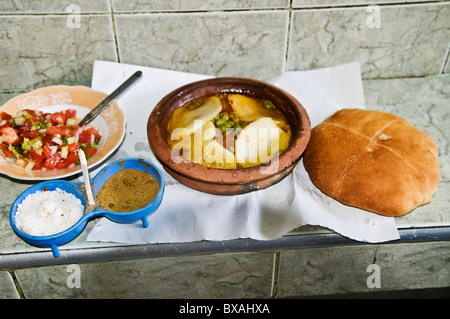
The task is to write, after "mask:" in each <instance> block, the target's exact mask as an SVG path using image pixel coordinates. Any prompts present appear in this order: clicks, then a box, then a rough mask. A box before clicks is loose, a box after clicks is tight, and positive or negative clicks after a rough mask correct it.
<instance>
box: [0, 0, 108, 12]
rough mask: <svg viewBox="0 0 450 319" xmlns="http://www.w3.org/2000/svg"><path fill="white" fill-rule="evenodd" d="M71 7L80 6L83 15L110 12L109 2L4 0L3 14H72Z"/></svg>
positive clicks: (1, 2)
mask: <svg viewBox="0 0 450 319" xmlns="http://www.w3.org/2000/svg"><path fill="white" fill-rule="evenodd" d="M70 5H78V6H79V9H80V10H81V12H82V13H99V12H110V11H111V10H110V7H109V3H108V0H97V1H89V0H76V1H74V0H60V1H54V0H42V1H35V0H2V1H0V12H1V13H71V12H73V11H72V10H71V7H69V6H70Z"/></svg>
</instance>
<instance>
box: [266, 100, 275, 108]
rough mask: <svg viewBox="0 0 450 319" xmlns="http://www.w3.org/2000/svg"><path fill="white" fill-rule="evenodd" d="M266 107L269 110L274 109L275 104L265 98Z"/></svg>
mask: <svg viewBox="0 0 450 319" xmlns="http://www.w3.org/2000/svg"><path fill="white" fill-rule="evenodd" d="M264 107H265V108H266V109H268V110H270V109H273V108H274V107H275V106H274V105H273V103H272V102H271V101H269V100H264Z"/></svg>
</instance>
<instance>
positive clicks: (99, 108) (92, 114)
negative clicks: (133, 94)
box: [79, 71, 142, 126]
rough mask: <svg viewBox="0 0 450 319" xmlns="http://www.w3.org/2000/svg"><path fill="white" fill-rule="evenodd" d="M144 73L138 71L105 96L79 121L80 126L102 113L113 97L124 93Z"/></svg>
mask: <svg viewBox="0 0 450 319" xmlns="http://www.w3.org/2000/svg"><path fill="white" fill-rule="evenodd" d="M141 75H142V71H136V72H135V73H134V74H133V75H132V76H130V77H129V78H128V79H127V80H126V81H125V82H123V83H122V85H120V86H119V87H118V88H117V89H115V90H114V92H112V93H111V94H110V95H108V96H107V97H105V98H104V99H103V101H101V102H100V103H99V104H98V105H97V106H96V107H95V108H93V109H92V111H90V112H89V113H88V114H87V115H86V116H85V117H84V118H83V119H82V120H81V122H80V123H79V125H80V126H83V125H86V124H88V123H89V122H91V121H92V120H93V119H94V118H96V117H97V115H98V114H100V112H101V111H103V109H104V108H105V107H107V106H108V105H109V104H110V103H111V101H112V100H113V99H115V98H116V97H117V96H118V95H119V94H121V93H123V92H124V91H125V90H126V89H127V88H128V87H129V86H130V85H131V84H133V83H134V82H135V81H136V80H137V79H139V78H140V77H141Z"/></svg>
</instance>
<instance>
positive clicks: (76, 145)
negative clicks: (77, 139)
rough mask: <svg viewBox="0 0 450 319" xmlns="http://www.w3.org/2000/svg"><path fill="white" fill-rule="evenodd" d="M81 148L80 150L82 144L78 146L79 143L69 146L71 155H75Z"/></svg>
mask: <svg viewBox="0 0 450 319" xmlns="http://www.w3.org/2000/svg"><path fill="white" fill-rule="evenodd" d="M79 148H80V144H78V143H72V144H69V152H70V153H75V152H76V151H78V149H79Z"/></svg>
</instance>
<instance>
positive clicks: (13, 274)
mask: <svg viewBox="0 0 450 319" xmlns="http://www.w3.org/2000/svg"><path fill="white" fill-rule="evenodd" d="M8 273H9V275H10V276H11V279H12V280H13V283H14V287H15V288H16V292H17V294H18V295H19V298H20V299H26V298H25V295H24V293H23V290H22V287H21V286H20V283H19V280H18V279H17V277H16V274H15V273H14V271H8Z"/></svg>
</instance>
